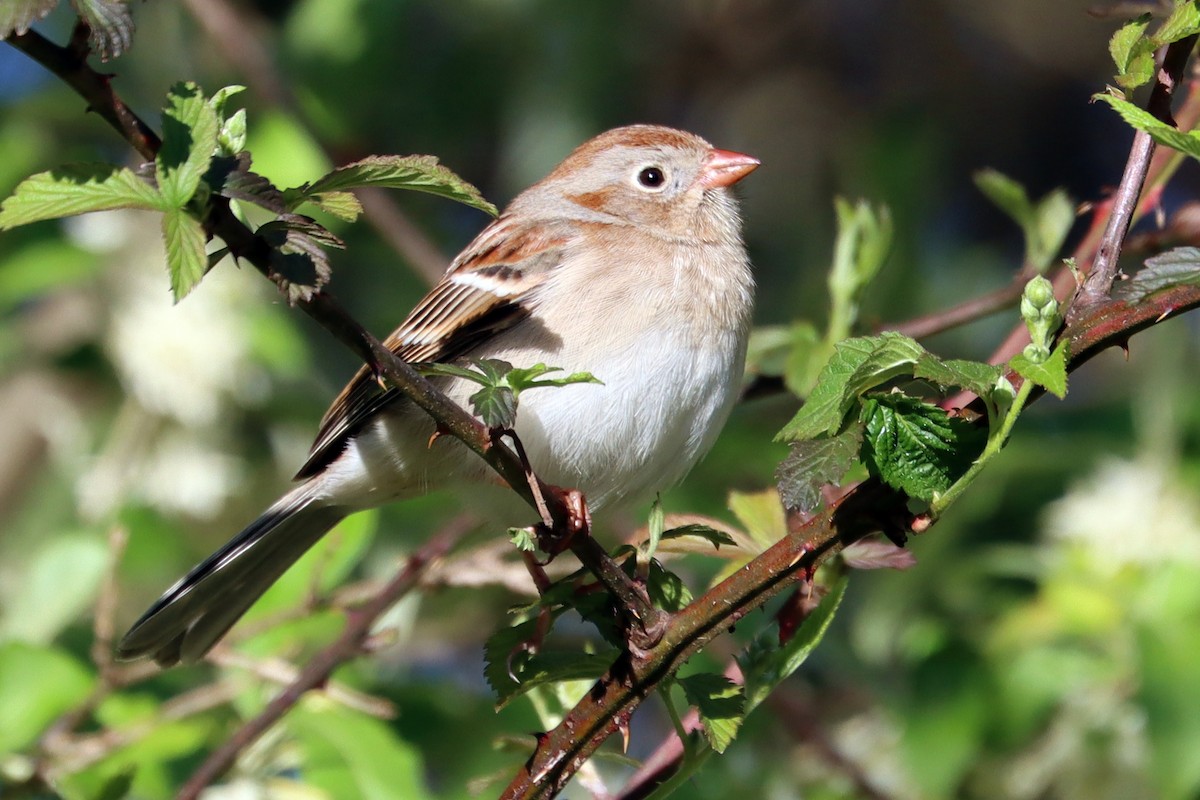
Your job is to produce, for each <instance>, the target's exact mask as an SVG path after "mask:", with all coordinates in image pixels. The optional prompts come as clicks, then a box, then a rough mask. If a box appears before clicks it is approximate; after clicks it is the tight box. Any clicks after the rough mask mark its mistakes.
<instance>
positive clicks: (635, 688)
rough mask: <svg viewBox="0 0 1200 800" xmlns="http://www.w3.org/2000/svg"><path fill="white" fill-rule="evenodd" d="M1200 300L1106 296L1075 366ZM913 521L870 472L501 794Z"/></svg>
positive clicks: (548, 781) (627, 671) (684, 626)
mask: <svg viewBox="0 0 1200 800" xmlns="http://www.w3.org/2000/svg"><path fill="white" fill-rule="evenodd" d="M1194 308H1200V286H1195V285H1187V286H1178V287H1175V288H1173V289H1168V290H1164V291H1162V292H1159V293H1157V294H1155V295H1153V296H1151V297H1150V298H1147V299H1146V300H1145V301H1143V302H1142V303H1139V304H1137V305H1130V304H1128V303H1125V302H1123V301H1115V300H1114V301H1107V302H1106V303H1104V304H1103V305H1102V306H1099V307H1096V308H1094V309H1092V310H1091V311H1089V312H1088V313H1087V314H1084V315H1081V316H1080V317H1079V318H1078V319H1077V320H1075V321H1073V322H1072V323H1070V324H1069V325H1068V327H1067V329H1066V331H1065V332H1064V334H1063V337H1064V339H1065V341H1067V342H1068V343H1069V369H1071V370H1072V371H1073V370H1075V369H1078V368H1079V367H1080V366H1082V365H1083V364H1084V363H1085V362H1086V361H1088V360H1089V359H1090V358H1092V357H1093V356H1094V355H1096V354H1097V353H1099V352H1100V351H1101V350H1103V349H1106V348H1108V347H1112V346H1120V345H1124V344H1125V343H1126V342H1127V341H1128V339H1129V337H1130V336H1132V335H1133V334H1134V333H1136V332H1138V331H1140V330H1144V329H1145V328H1148V327H1150V326H1152V325H1154V324H1156V323H1157V322H1159V321H1161V320H1163V319H1166V318H1167V317H1169V316H1173V315H1178V314H1180V313H1182V312H1184V311H1188V310H1191V309H1194ZM913 521H914V518H913V515H912V513H911V512H910V511H908V510H907V508H906V505H905V500H904V498H903V497H902V496H900V495H899V494H897V493H895V492H893V491H892V490H890V489H888V488H886V487H884V486H882V485H881V484H880V483H879V482H878V481H877V480H874V479H871V480H867V481H864V482H863V483H861V484H859V485H858V486H857V487H855V488H854V489H852V490H851V491H849V492H847V493H846V494H845V495H844V496H842V497H841V498H838V499H837V500H835V501H833V502H832V503H831V504H830V506H829V507H827V508H825V509H824V510H822V511H821V512H820V513H819V514H817V515H816V516H814V517H812V518H811V519H809V520H808V521H806V522H803V523H801V524H800V525H799V526H798V527H797V528H796V529H795V530H792V531H791V532H789V533H788V535H787V536H786V537H784V538H783V539H781V540H780V541H779V542H777V543H776V544H775V545H773V546H772V547H771V548H770V549H768V550H767V551H766V552H764V553H763V554H762V555H760V556H759V557H758V558H756V559H754V560H753V561H751V562H750V563H748V564H747V565H746V566H744V567H742V568H741V569H740V570H738V571H737V572H735V573H734V574H733V575H731V576H730V577H729V578H727V579H726V580H724V581H722V582H721V583H720V584H718V585H717V586H715V587H713V588H712V589H710V590H709V591H708V592H707V593H706V594H705V595H704V596H703V597H701V598H699V599H698V600H696V601H695V602H693V603H692V604H691V605H689V606H688V607H687V608H685V609H683V610H682V611H680V612H679V613H678V614H675V615H674V616H673V617H672V618H671V620H670V623H669V624H668V626H667V630H666V631H665V632H664V634H663V639H662V643H661V644H660V645H659V646H658V647H657V648H655V649H654V650H653V651H652V652H650V653H648V654H647V655H646V656H645V657H643V658H629V657H628V655H625V656H622V658H621V659H619V660H618V661H617V662H616V663H614V664H613V665H612V667H610V668H609V670H608V671H607V672H606V673H605V674H604V675H603V676H602V677H601V678H600V679H599V680H598V681H597V682H596V685H595V686H594V687H593V689H592V690H591V691H590V692H589V693H588V694H587V696H585V697H584V699H583V700H581V701H580V702H579V704H578V705H576V706H575V708H573V709H572V710H571V711H570V712H569V713H568V714H567V715H566V717H564V719H563V721H562V723H561V724H560V725H559V726H558V727H557V728H555V729H554V730H553V731H551V732H549V733H547V734H545V735H544V736H542V737H539V740H538V744H537V746H536V748H535V750H534V753H533V755H532V756H531V757H530V759H529V761H528V762H526V764H525V765H524V767H522V768H521V770H519V771H518V773H517V775H516V776H515V777H514V778H513V780H512V782H511V783H510V784H509V786H508V788H507V789H506V791H505V793H504V794H503V795H502V798H504V800H533V799H534V798H541V799H543V800H544V799H545V798H550V797H553V796H554V795H555V794H556V793H557V792H558V791H560V790H561V789H562V788H563V786H565V785H566V783H567V781H568V780H569V779H570V778H571V775H572V774H573V773H574V771H575V770H576V769H578V766H579V765H580V764H582V763H583V762H584V761H585V760H586V759H587V758H588V757H589V756H591V754H592V753H593V752H595V750H596V748H598V747H599V746H600V744H601V743H602V742H603V741H604V740H605V739H606V738H608V737H609V736H610V735H612V734H613V733H615V732H617V730H619V727H620V726H621V725H622V724H625V723H626V722H627V721H628V719H629V718H630V717H631V716H632V714H633V712H634V710H635V709H636V708H637V707H638V705H640V703H641V702H642V700H644V699H645V698H646V697H648V696H649V695H650V694H651V693H652V692H654V691H655V690H656V689H657V687H658V685H659V684H660V683H661V682H662V680H663V679H664V678H666V677H667V676H669V675H671V674H673V673H674V671H675V670H676V669H678V668H679V667H680V666H681V665H682V664H683V663H684V662H685V661H686V660H687V659H688V658H689V657H690V656H692V655H693V654H695V653H696V652H697V651H698V650H700V649H701V648H703V647H704V646H705V645H706V644H708V643H709V642H710V641H711V640H712V639H713V638H715V637H716V636H717V635H719V634H720V633H721V632H723V631H725V630H727V629H728V628H729V627H730V626H731V625H733V624H734V623H736V622H737V621H738V620H740V619H741V618H742V617H744V616H745V615H746V614H748V613H750V612H751V611H753V610H755V609H757V608H759V607H761V606H762V605H763V604H764V603H765V602H766V601H767V600H769V599H770V598H771V597H773V596H775V595H776V594H778V593H779V592H780V591H782V590H783V589H784V588H786V587H787V586H789V585H791V584H792V583H793V582H794V580H795V576H796V575H797V574H799V573H802V572H804V571H807V570H812V569H815V568H816V567H817V566H819V565H820V563H821V562H822V561H824V560H825V559H826V558H828V557H829V556H831V555H833V554H835V553H837V552H839V551H840V550H841V549H843V548H844V547H845V546H847V545H849V544H851V543H853V542H855V541H857V540H858V539H860V538H862V537H863V536H865V535H867V534H868V533H873V532H876V531H884V532H893V533H896V534H899V535H901V536H902V535H904V533H906V532H907V531H908V530H909V529H910V527H911V525H912V523H913Z"/></svg>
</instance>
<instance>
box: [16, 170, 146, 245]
mask: <svg viewBox="0 0 1200 800" xmlns="http://www.w3.org/2000/svg"><path fill="white" fill-rule="evenodd" d="M163 207H164V202H163V198H162V196H161V195H160V194H159V193H158V191H157V190H156V189H155V188H154V187H153V186H151V185H150V184H148V183H146V182H145V181H144V180H142V179H141V178H139V177H138V176H137V175H136V174H134V172H133V171H132V170H128V169H123V168H120V167H114V166H112V165H111V164H67V165H65V166H62V167H56V168H55V169H52V170H50V171H48V172H39V173H38V174H36V175H31V176H30V177H28V178H26V179H25V180H23V181H21V183H19V184H18V185H17V188H16V189H15V190H14V191H13V194H12V196H10V197H8V198H6V199H5V200H4V203H3V204H2V205H0V229H4V228H15V227H16V226H18V225H28V224H29V223H31V222H39V221H41V220H47V219H58V218H60V217H70V216H73V215H75V214H86V213H88V212H89V211H109V210H111V209H114V208H142V209H151V210H157V209H161V208H163Z"/></svg>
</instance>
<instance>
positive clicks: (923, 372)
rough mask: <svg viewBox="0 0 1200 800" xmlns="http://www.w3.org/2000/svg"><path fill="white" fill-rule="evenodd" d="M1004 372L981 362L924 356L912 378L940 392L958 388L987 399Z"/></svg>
mask: <svg viewBox="0 0 1200 800" xmlns="http://www.w3.org/2000/svg"><path fill="white" fill-rule="evenodd" d="M1003 374H1004V371H1003V370H1002V369H1000V367H998V366H996V365H994V364H985V363H984V362H982V361H965V360H962V359H949V360H946V361H943V360H942V359H940V358H938V357H937V356H934V355H931V354H926V355H923V356H921V357H920V358H919V359H917V363H916V364H915V365H914V366H913V377H914V378H920V379H921V380H925V381H930V382H931V383H935V384H937V385H938V387H939V388H941V389H942V390H946V389H950V388H952V387H958V388H959V389H965V390H967V391H968V392H972V393H973V394H977V395H979V396H980V397H987V396H988V395H989V394H990V393H991V391H992V389H993V388H994V387H995V386H996V381H998V380H1000V376H1001V375H1003Z"/></svg>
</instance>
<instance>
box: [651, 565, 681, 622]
mask: <svg viewBox="0 0 1200 800" xmlns="http://www.w3.org/2000/svg"><path fill="white" fill-rule="evenodd" d="M646 591H647V592H648V593H649V595H650V602H651V603H653V604H654V605H655V606H656V607H657V608H661V609H662V610H663V611H670V612H672V613H674V612H676V611H679V610H681V609H682V608H683V607H684V606H686V605H687V604H688V603H690V602H692V592H691V590H689V589H688V588H687V586H686V585H685V584H684V582H683V579H682V578H680V577H679V576H678V575H676V574H675V573H674V572H672V571H671V570H669V569H667V568H666V567H664V566H663V565H662V564H661V563H659V561H658V560H657V559H652V560H651V561H650V569H649V572H648V573H647V576H646Z"/></svg>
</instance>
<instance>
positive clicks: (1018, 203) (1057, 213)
mask: <svg viewBox="0 0 1200 800" xmlns="http://www.w3.org/2000/svg"><path fill="white" fill-rule="evenodd" d="M974 178H975V185H976V186H977V187H979V190H980V191H981V192H983V193H984V194H985V195H987V197H988V199H989V200H991V201H992V202H993V203H995V204H996V206H998V207H999V208H1000V209H1001V210H1002V211H1004V213H1006V214H1007V215H1008V216H1009V217H1011V218H1012V220H1013V221H1014V222H1016V223H1017V225H1019V226H1020V227H1021V232H1022V233H1023V234H1024V237H1025V261H1026V263H1028V264H1030V265H1031V266H1033V267H1034V268H1036V269H1037V270H1038V272H1042V271H1043V270H1045V269H1046V267H1048V266H1049V265H1050V263H1051V262H1052V261H1053V260H1054V257H1055V256H1056V255H1057V254H1058V251H1059V250H1060V249H1061V248H1062V244H1063V241H1064V240H1065V239H1066V237H1067V233H1068V232H1070V230H1071V225H1072V224H1074V222H1075V204H1074V203H1072V202H1071V198H1070V197H1068V196H1067V193H1066V192H1064V191H1062V190H1061V189H1056V190H1054V191H1052V192H1049V193H1048V194H1046V196H1045V197H1043V198H1042V199H1041V200H1039V201H1037V202H1036V203H1035V202H1033V201H1032V200H1030V199H1029V195H1028V194H1027V193H1026V192H1025V187H1023V186H1022V185H1021V184H1019V183H1017V182H1016V181H1014V180H1013V179H1012V178H1010V177H1008V176H1007V175H1004V174H1003V173H1001V172H998V171H996V170H994V169H983V170H979V171H978V172H976V173H975V175H974Z"/></svg>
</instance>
